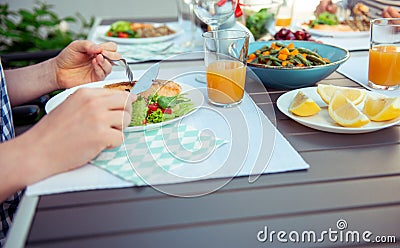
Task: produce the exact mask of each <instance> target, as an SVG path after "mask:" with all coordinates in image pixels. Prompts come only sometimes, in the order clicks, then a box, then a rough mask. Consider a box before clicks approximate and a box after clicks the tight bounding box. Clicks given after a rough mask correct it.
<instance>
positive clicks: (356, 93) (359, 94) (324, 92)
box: [317, 84, 367, 105]
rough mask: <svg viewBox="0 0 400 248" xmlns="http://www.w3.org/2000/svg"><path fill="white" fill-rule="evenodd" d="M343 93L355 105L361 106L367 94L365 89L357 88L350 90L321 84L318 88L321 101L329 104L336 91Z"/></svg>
mask: <svg viewBox="0 0 400 248" xmlns="http://www.w3.org/2000/svg"><path fill="white" fill-rule="evenodd" d="M338 90H339V91H341V92H342V93H343V94H344V96H345V97H346V98H347V99H349V100H350V101H351V102H352V103H353V104H354V105H358V104H360V103H361V102H362V101H363V100H364V98H365V94H366V92H367V91H366V90H365V89H357V88H350V87H342V86H335V85H330V84H329V85H327V84H319V85H318V87H317V92H318V94H319V95H320V96H321V99H322V100H323V101H324V102H326V103H327V104H329V102H330V101H331V98H332V96H333V93H335V92H336V91H338Z"/></svg>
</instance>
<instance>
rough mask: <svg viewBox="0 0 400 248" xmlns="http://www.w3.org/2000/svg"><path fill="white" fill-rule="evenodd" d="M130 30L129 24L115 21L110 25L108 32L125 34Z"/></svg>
mask: <svg viewBox="0 0 400 248" xmlns="http://www.w3.org/2000/svg"><path fill="white" fill-rule="evenodd" d="M129 30H131V23H130V22H127V21H116V22H114V23H113V24H111V27H110V31H114V32H127V31H129Z"/></svg>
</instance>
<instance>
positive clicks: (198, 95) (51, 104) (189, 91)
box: [45, 79, 204, 132]
mask: <svg viewBox="0 0 400 248" xmlns="http://www.w3.org/2000/svg"><path fill="white" fill-rule="evenodd" d="M124 81H126V79H114V80H107V81H100V82H94V83H90V84H85V85H80V86H77V87H74V88H71V89H68V90H65V91H63V92H61V93H60V94H58V95H56V96H54V97H52V98H51V99H50V100H49V101H48V102H47V103H46V106H45V110H46V113H49V112H51V111H52V110H53V109H54V108H56V107H57V106H58V105H59V104H61V103H62V102H63V101H64V100H65V99H66V98H67V97H68V96H70V95H71V94H72V93H74V92H75V91H76V90H77V89H79V88H84V87H85V88H102V87H103V86H104V85H106V84H113V83H118V82H124ZM179 84H180V85H181V86H182V93H185V94H186V97H187V98H189V99H190V100H191V101H192V102H193V104H194V107H195V109H194V110H193V111H192V112H190V113H187V114H186V115H183V116H180V117H177V118H175V119H172V120H169V121H164V122H161V123H155V124H148V125H146V126H134V127H127V128H125V130H124V131H125V132H138V131H144V130H151V129H155V128H158V127H161V126H163V125H167V124H170V123H174V122H177V121H179V120H181V119H183V118H186V117H188V116H189V115H191V114H193V113H194V112H196V110H198V108H199V107H200V106H201V105H203V103H204V96H203V93H202V92H201V91H200V90H199V89H196V88H194V87H192V86H190V85H187V84H182V83H179Z"/></svg>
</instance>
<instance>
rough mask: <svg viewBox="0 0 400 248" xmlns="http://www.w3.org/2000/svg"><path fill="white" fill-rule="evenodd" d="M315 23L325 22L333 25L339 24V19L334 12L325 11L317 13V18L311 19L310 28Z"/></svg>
mask: <svg viewBox="0 0 400 248" xmlns="http://www.w3.org/2000/svg"><path fill="white" fill-rule="evenodd" d="M317 24H325V25H330V26H334V25H338V24H339V19H338V17H337V16H336V15H335V14H331V13H329V12H327V11H325V12H322V13H321V14H319V16H318V17H317V19H315V20H313V21H312V22H311V23H310V25H309V26H310V27H311V28H312V27H314V26H315V25H317Z"/></svg>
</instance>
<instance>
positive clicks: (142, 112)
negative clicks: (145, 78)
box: [130, 96, 147, 126]
mask: <svg viewBox="0 0 400 248" xmlns="http://www.w3.org/2000/svg"><path fill="white" fill-rule="evenodd" d="M146 116H147V102H146V100H145V99H144V98H143V97H141V96H138V98H137V100H136V101H134V102H133V103H132V119H131V123H130V126H143V125H145V120H146Z"/></svg>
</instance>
